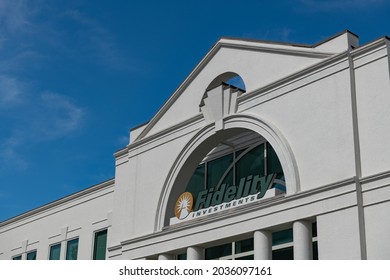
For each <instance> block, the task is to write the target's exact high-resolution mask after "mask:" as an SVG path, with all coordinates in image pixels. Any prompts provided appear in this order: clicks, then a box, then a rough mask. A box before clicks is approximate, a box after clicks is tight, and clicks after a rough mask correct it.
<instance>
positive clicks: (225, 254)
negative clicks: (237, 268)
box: [205, 238, 253, 260]
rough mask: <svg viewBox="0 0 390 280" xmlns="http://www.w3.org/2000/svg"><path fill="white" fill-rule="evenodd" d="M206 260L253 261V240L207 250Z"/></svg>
mask: <svg viewBox="0 0 390 280" xmlns="http://www.w3.org/2000/svg"><path fill="white" fill-rule="evenodd" d="M205 253H206V254H205V259H206V260H218V259H219V260H253V238H249V239H245V240H239V241H235V242H232V243H226V244H223V245H219V246H214V247H210V248H206V251H205Z"/></svg>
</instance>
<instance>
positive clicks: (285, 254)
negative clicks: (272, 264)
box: [272, 247, 294, 260]
mask: <svg viewBox="0 0 390 280" xmlns="http://www.w3.org/2000/svg"><path fill="white" fill-rule="evenodd" d="M272 259H273V260H293V259H294V249H293V247H288V248H283V249H279V250H274V251H272Z"/></svg>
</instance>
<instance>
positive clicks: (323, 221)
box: [0, 31, 390, 260]
mask: <svg viewBox="0 0 390 280" xmlns="http://www.w3.org/2000/svg"><path fill="white" fill-rule="evenodd" d="M389 50H390V39H389V38H388V37H383V38H379V39H377V40H375V41H373V42H371V43H368V44H365V45H363V46H359V44H358V37H357V36H356V35H355V34H353V33H351V32H349V31H345V32H342V33H340V34H337V35H335V36H334V37H332V38H330V39H328V40H326V41H323V42H321V43H319V44H316V45H313V46H307V45H291V44H280V43H272V42H262V41H255V40H244V39H234V38H221V39H220V40H219V41H218V42H217V43H216V44H215V45H214V46H213V47H212V48H211V50H210V51H209V52H208V53H207V54H206V56H205V57H204V58H203V59H202V61H201V62H200V63H199V64H198V65H197V66H196V67H195V69H194V70H193V71H192V72H191V73H190V74H189V76H188V77H187V78H186V80H185V81H184V82H183V83H182V84H181V85H180V86H179V88H178V89H177V90H176V91H175V92H174V93H173V95H172V96H171V97H170V98H169V100H168V101H167V102H166V103H165V104H164V105H163V106H162V108H161V109H160V111H159V112H158V113H157V114H156V115H155V116H154V117H153V118H152V119H151V120H150V121H149V122H148V123H147V124H144V125H142V126H140V127H137V128H135V129H133V130H132V131H131V133H130V143H129V145H127V146H126V147H124V148H123V149H121V150H119V151H117V152H116V153H115V159H116V172H115V178H114V179H112V180H109V181H106V182H103V183H101V184H98V185H96V186H93V187H91V188H88V189H86V190H84V191H81V192H79V193H76V194H73V195H71V196H68V197H65V198H63V199H60V200H58V201H55V202H52V203H50V204H47V205H44V206H42V207H39V208H37V209H34V210H32V211H29V212H27V213H25V214H22V215H20V216H17V217H14V218H11V219H9V220H6V221H4V222H1V223H0V259H113V260H115V259H162V260H166V259H237V260H238V259H320V260H321V259H390V241H388V239H387V238H386V236H387V233H388V232H389V231H390V219H388V216H387V215H388V213H390V146H388V145H387V144H388V143H390V129H389V128H390V109H389V108H390V60H389ZM237 81H238V82H237Z"/></svg>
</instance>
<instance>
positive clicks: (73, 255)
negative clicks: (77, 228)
mask: <svg viewBox="0 0 390 280" xmlns="http://www.w3.org/2000/svg"><path fill="white" fill-rule="evenodd" d="M78 249H79V239H78V238H76V239H73V240H70V241H68V244H67V246H66V259H67V260H77V252H78Z"/></svg>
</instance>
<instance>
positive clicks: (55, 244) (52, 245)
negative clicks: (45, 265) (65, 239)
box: [48, 242, 62, 261]
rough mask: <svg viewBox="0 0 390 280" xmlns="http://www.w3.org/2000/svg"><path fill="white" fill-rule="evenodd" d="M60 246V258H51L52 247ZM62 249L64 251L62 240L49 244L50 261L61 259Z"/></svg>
mask: <svg viewBox="0 0 390 280" xmlns="http://www.w3.org/2000/svg"><path fill="white" fill-rule="evenodd" d="M58 245H59V246H60V255H59V258H58V259H51V258H50V256H51V248H52V247H54V246H58ZM61 251H62V242H57V243H53V244H50V245H49V254H48V260H50V261H57V260H61Z"/></svg>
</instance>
